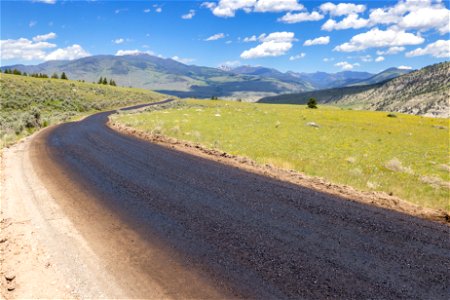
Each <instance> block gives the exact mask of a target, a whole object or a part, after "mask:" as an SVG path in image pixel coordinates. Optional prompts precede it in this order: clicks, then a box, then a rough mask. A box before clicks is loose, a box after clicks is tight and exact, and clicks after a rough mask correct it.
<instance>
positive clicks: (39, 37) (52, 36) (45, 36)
mask: <svg viewBox="0 0 450 300" xmlns="http://www.w3.org/2000/svg"><path fill="white" fill-rule="evenodd" d="M55 38H56V33H54V32H50V33H47V34H43V35H37V36H35V37H33V41H35V42H44V41H47V40H51V39H55Z"/></svg>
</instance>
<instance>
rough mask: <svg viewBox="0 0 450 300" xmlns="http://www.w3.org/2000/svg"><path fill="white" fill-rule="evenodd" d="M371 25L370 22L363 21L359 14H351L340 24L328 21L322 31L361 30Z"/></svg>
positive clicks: (331, 20)
mask: <svg viewBox="0 0 450 300" xmlns="http://www.w3.org/2000/svg"><path fill="white" fill-rule="evenodd" d="M368 24H369V20H367V19H362V18H360V17H359V16H358V14H354V13H351V14H349V15H348V16H346V17H345V18H344V19H342V20H341V21H339V22H336V21H335V20H333V19H329V20H327V21H326V22H325V23H324V24H323V25H322V30H326V31H332V30H342V29H349V28H353V29H359V28H363V27H366V26H367V25H368Z"/></svg>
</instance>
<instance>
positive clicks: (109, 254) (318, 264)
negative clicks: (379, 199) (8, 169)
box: [30, 112, 450, 299]
mask: <svg viewBox="0 0 450 300" xmlns="http://www.w3.org/2000/svg"><path fill="white" fill-rule="evenodd" d="M111 113H113V112H107V113H99V114H96V115H93V116H90V117H88V118H86V119H84V120H82V121H80V122H74V123H68V124H63V125H60V126H57V127H54V128H52V129H49V130H45V131H43V132H42V133H41V134H39V135H38V136H37V137H36V138H35V139H34V140H33V144H32V146H31V150H30V151H31V157H32V162H33V164H34V166H35V168H36V169H37V170H38V174H39V176H40V178H41V179H42V180H43V182H44V183H45V185H46V187H48V188H49V190H50V191H51V193H52V194H53V195H54V196H55V199H57V201H58V202H59V203H58V204H59V205H60V206H61V207H62V208H63V209H64V211H65V212H66V213H67V215H68V216H69V217H70V219H71V221H72V222H73V223H74V225H75V226H76V227H77V229H78V230H79V231H80V232H81V234H82V235H83V236H84V237H85V238H86V240H87V241H88V242H89V244H90V247H91V248H92V249H93V250H94V252H95V253H96V254H98V256H99V257H100V258H101V259H102V261H103V263H104V265H105V266H106V269H107V270H108V272H109V273H111V274H112V275H113V276H114V278H116V279H117V281H118V282H119V284H120V285H122V286H124V287H126V288H127V290H128V292H129V295H130V297H137V298H146V297H147V298H149V297H155V295H157V296H156V297H162V296H164V297H174V298H202V299H205V298H242V297H245V298H262V299H272V298H296V299H298V298H306V299H324V298H341V299H343V298H344V299H368V298H380V299H387V298H389V299H391V298H405V299H413V298H420V299H446V298H447V297H448V295H450V280H449V278H450V276H449V270H450V241H449V237H450V230H449V227H448V226H446V225H442V224H438V223H434V222H430V221H425V220H421V219H418V218H415V217H412V216H408V215H403V214H401V213H397V212H393V211H389V210H385V209H381V208H376V207H371V206H367V205H363V204H360V203H355V202H351V201H348V200H345V199H341V198H339V197H336V196H330V195H327V194H323V193H320V192H317V191H314V190H310V189H307V188H303V187H300V186H296V185H292V184H288V183H285V182H281V181H277V180H274V179H270V178H266V177H263V176H260V175H255V174H252V173H248V172H245V171H242V170H239V169H236V168H233V167H229V166H226V165H223V164H219V163H216V162H213V161H210V160H205V159H203V158H199V157H196V156H192V155H189V154H186V153H180V152H177V151H174V150H171V149H168V148H165V147H162V146H159V145H155V144H151V143H148V142H145V141H142V140H139V139H137V138H134V137H131V136H126V135H122V134H120V133H117V132H115V131H113V130H111V129H110V128H108V127H107V126H106V122H107V118H108V115H109V114H111ZM92 284H95V283H92ZM155 293H157V294H155Z"/></svg>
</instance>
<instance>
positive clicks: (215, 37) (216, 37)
mask: <svg viewBox="0 0 450 300" xmlns="http://www.w3.org/2000/svg"><path fill="white" fill-rule="evenodd" d="M224 37H225V34H224V33H216V34H213V35H212V36H210V37H208V38H206V39H205V41H207V42H209V41H217V40H220V39H223V38H224Z"/></svg>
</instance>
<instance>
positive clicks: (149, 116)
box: [113, 100, 450, 210]
mask: <svg viewBox="0 0 450 300" xmlns="http://www.w3.org/2000/svg"><path fill="white" fill-rule="evenodd" d="M188 103H189V106H183V107H181V108H173V109H169V110H161V111H154V112H145V113H139V114H123V115H116V116H114V117H113V118H114V119H115V120H116V121H119V122H121V123H123V124H126V125H128V126H132V127H136V128H138V129H140V130H144V131H154V130H155V131H156V132H160V133H162V134H164V135H167V136H172V137H175V138H178V139H181V140H190V141H195V142H199V143H201V144H203V145H205V146H207V147H210V148H217V149H221V150H224V151H226V152H229V153H232V154H235V155H241V156H247V157H250V158H252V159H254V160H256V161H257V162H258V163H261V164H266V163H269V164H272V165H275V166H278V167H282V168H287V169H295V170H298V171H300V172H304V173H306V174H308V175H313V176H320V177H324V178H326V179H327V180H329V181H332V182H336V183H341V184H348V185H352V186H354V187H357V188H359V189H361V190H379V191H385V192H392V193H393V194H394V195H397V196H399V197H401V198H403V199H406V200H409V201H411V202H414V203H417V204H419V205H423V206H427V207H432V208H441V209H446V210H450V204H449V201H448V199H449V189H448V188H446V187H444V186H443V185H445V184H448V181H449V179H450V178H449V171H448V168H449V161H448V159H449V157H448V150H449V137H448V120H443V119H434V118H424V117H418V116H411V115H398V117H397V118H389V117H387V113H384V112H369V111H349V110H341V109H336V108H332V107H325V106H321V107H320V108H319V109H317V110H310V109H306V108H305V107H304V106H295V105H267V104H250V103H231V102H222V101H193V100H191V101H188ZM308 122H315V123H317V124H319V125H320V128H314V127H311V126H307V125H306V124H307V123H308ZM394 159H397V160H398V161H400V163H401V164H399V163H398V162H396V161H395V160H394ZM391 160H393V161H392V162H391V164H392V165H393V166H392V167H391V168H394V169H395V168H397V169H398V170H397V171H392V170H390V169H388V168H387V167H386V165H387V164H388V162H389V161H391ZM424 176H426V177H425V178H424ZM425 181H435V183H436V184H437V185H439V184H441V186H436V184H434V185H435V186H432V184H430V183H426V182H425Z"/></svg>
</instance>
